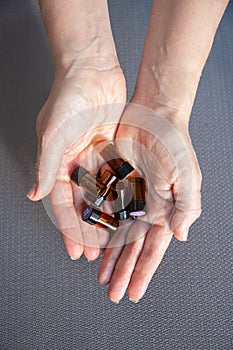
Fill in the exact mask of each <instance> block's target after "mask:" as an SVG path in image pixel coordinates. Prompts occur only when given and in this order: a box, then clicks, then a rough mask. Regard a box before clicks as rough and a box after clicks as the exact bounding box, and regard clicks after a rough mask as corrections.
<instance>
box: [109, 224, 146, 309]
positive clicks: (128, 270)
mask: <svg viewBox="0 0 233 350" xmlns="http://www.w3.org/2000/svg"><path fill="white" fill-rule="evenodd" d="M147 231H148V225H147V224H145V223H143V222H137V223H136V224H135V225H133V226H132V227H131V228H130V230H129V232H128V235H129V236H130V235H132V234H133V235H134V236H135V239H134V240H132V238H131V237H130V239H129V241H130V243H129V244H126V245H125V247H124V249H123V251H122V253H121V255H120V257H119V259H118V261H117V264H116V266H115V269H114V272H113V274H112V277H111V280H110V285H109V290H108V296H109V299H110V300H112V301H113V302H115V303H118V302H119V301H120V300H121V299H122V298H123V296H124V294H125V291H126V289H127V287H128V284H129V281H130V279H131V275H132V273H133V270H134V267H135V264H136V262H137V260H138V257H139V255H140V253H141V251H142V248H143V243H144V240H145V236H146V233H147Z"/></svg>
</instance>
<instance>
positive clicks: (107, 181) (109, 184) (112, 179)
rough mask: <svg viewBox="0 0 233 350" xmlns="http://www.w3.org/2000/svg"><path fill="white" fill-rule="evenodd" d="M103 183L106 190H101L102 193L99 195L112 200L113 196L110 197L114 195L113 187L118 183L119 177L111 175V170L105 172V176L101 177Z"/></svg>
mask: <svg viewBox="0 0 233 350" xmlns="http://www.w3.org/2000/svg"><path fill="white" fill-rule="evenodd" d="M100 181H101V183H102V184H103V185H104V186H105V188H104V189H101V192H100V193H99V194H100V195H101V196H102V197H103V198H104V199H109V197H111V198H110V200H112V196H110V195H111V194H112V193H111V192H112V188H113V185H114V184H115V183H116V182H117V177H116V176H115V175H113V174H112V173H111V171H109V170H105V172H104V173H103V175H102V176H101V177H100Z"/></svg>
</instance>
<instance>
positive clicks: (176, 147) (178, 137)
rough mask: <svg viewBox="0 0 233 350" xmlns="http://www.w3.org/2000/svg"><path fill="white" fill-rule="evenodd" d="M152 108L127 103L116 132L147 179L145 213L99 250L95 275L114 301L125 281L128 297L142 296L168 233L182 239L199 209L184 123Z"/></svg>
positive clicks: (195, 170)
mask: <svg viewBox="0 0 233 350" xmlns="http://www.w3.org/2000/svg"><path fill="white" fill-rule="evenodd" d="M157 111H159V114H158V113H156V111H152V110H149V109H146V108H144V107H142V106H139V105H134V104H130V105H128V107H127V108H126V110H125V112H124V114H123V116H122V118H121V123H120V126H119V128H118V131H117V134H116V145H117V147H118V149H119V151H120V152H121V153H122V154H123V155H124V156H125V157H126V158H127V159H128V160H129V161H131V162H133V163H134V164H136V166H137V168H138V169H139V171H140V172H141V173H142V174H143V176H144V178H145V179H146V180H147V196H146V203H147V215H146V216H144V217H141V219H139V218H138V219H137V220H136V221H134V222H132V223H131V225H129V226H127V225H126V226H125V229H124V231H122V232H121V231H118V232H116V234H115V235H114V237H113V238H112V240H111V241H110V242H109V244H108V247H107V249H106V250H105V252H104V256H103V259H102V262H101V265H100V269H99V281H100V283H102V284H109V289H108V294H109V298H110V299H111V300H112V301H115V302H119V300H120V299H121V298H122V297H123V295H124V293H125V291H126V289H127V287H128V295H129V298H130V299H131V300H133V301H135V302H137V301H138V300H139V299H140V298H142V296H143V295H144V293H145V291H146V289H147V287H148V284H149V282H150V280H151V278H152V276H153V274H154V273H155V271H156V269H157V267H158V266H159V264H160V262H161V260H162V258H163V256H164V254H165V252H166V249H167V247H168V245H169V243H170V241H171V239H172V236H173V235H175V237H176V238H177V239H178V240H181V241H185V240H186V239H187V235H188V230H189V227H190V226H191V224H192V223H193V222H194V221H195V220H196V219H197V217H198V216H199V215H200V213H201V196H200V187H201V172H200V169H199V166H198V162H197V158H196V155H195V152H194V150H193V147H192V144H191V140H190V137H189V134H188V128H187V124H186V123H184V122H182V121H181V120H180V119H179V118H178V117H177V118H176V112H175V111H174V110H171V109H169V108H165V107H164V106H162V109H160V110H159V107H158V108H157Z"/></svg>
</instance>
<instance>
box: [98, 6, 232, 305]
mask: <svg viewBox="0 0 233 350" xmlns="http://www.w3.org/2000/svg"><path fill="white" fill-rule="evenodd" d="M227 3H228V2H227V1H218V2H215V1H181V0H180V1H179V0H177V1H168V0H165V1H159V0H155V1H154V3H153V8H152V13H151V19H150V23H149V27H148V32H147V36H146V40H145V45H144V51H143V55H142V61H141V65H140V70H139V74H138V79H137V83H136V87H135V91H134V95H133V97H132V101H131V102H133V103H134V104H139V105H141V106H145V107H146V108H149V109H151V110H153V111H155V113H156V115H159V116H162V117H163V118H164V119H165V120H167V121H168V122H169V124H170V125H171V126H172V129H173V130H174V133H170V134H169V138H170V144H169V142H168V140H166V132H164V136H163V135H162V134H161V133H160V131H159V130H155V129H156V126H154V124H156V123H153V118H154V116H153V113H152V112H148V111H147V110H146V109H145V110H144V114H145V117H144V118H143V117H141V118H142V119H143V121H142V122H141V124H140V125H141V127H140V126H139V127H135V125H134V124H135V123H134V122H132V120H133V118H132V115H134V120H135V119H137V118H136V117H135V115H136V113H137V111H138V114H139V115H140V116H143V110H142V109H140V108H138V107H135V106H132V105H129V106H128V109H126V111H125V113H124V114H123V116H122V118H121V124H120V127H119V129H118V132H117V135H116V137H117V138H122V137H123V138H127V139H128V140H129V142H130V140H131V141H132V150H133V145H134V144H135V141H137V142H139V143H140V144H141V145H144V146H145V147H146V149H148V150H152V152H153V153H154V155H155V158H156V159H157V161H158V163H159V164H160V165H161V167H162V170H163V175H164V177H163V178H162V177H159V176H158V174H157V173H156V175H157V176H155V171H156V169H153V162H148V164H147V165H148V166H147V167H145V168H144V169H143V170H144V171H143V172H144V174H145V177H146V178H149V179H150V180H149V182H150V183H152V184H153V187H154V189H155V193H154V194H150V195H149V198H148V199H147V203H148V206H149V208H148V211H149V212H150V220H148V219H147V220H146V221H147V222H149V223H150V226H149V227H146V226H144V227H142V223H141V222H140V223H138V224H137V223H136V224H134V226H133V231H134V234H135V236H136V237H140V238H139V239H137V240H135V241H132V242H130V243H128V244H125V245H124V246H121V247H119V246H117V247H110V248H107V249H106V250H105V253H104V257H103V259H102V262H101V265H100V269H99V281H100V283H102V284H109V288H108V295H109V298H110V300H112V301H113V302H116V303H118V302H119V301H120V300H121V298H122V297H123V296H124V294H125V291H126V289H128V296H129V298H130V300H131V301H134V302H138V301H139V300H140V299H141V298H142V297H143V295H144V293H145V292H146V289H147V287H148V284H149V282H150V280H151V278H152V277H153V275H154V273H155V271H156V269H157V267H158V266H159V264H160V262H161V260H162V258H163V256H164V254H165V252H166V249H167V248H168V245H169V243H170V241H171V239H172V236H173V235H175V237H176V238H177V239H178V240H182V241H185V240H186V239H187V236H188V230H189V228H190V226H191V224H192V223H193V222H194V221H195V220H196V219H197V218H198V216H199V215H200V213H201V194H200V189H201V172H200V168H199V165H198V162H197V158H196V155H195V151H194V149H193V147H192V143H191V139H190V137H189V133H188V122H189V118H190V113H191V110H192V105H193V101H194V98H195V94H196V90H197V87H198V82H199V78H200V76H201V72H202V69H203V67H204V64H205V62H206V59H207V57H208V54H209V52H210V49H211V45H212V43H213V39H214V35H215V32H216V30H217V26H218V24H219V21H220V19H221V17H222V15H223V13H224V10H225V8H226V6H227ZM200 38H202V40H200ZM140 116H139V117H138V119H139V118H140ZM156 122H157V119H156ZM142 126H143V127H142ZM145 130H147V131H145ZM148 130H153V131H154V135H155V136H156V135H160V140H161V141H163V142H165V144H166V145H168V146H169V149H170V150H171V149H173V150H174V149H176V147H177V144H178V143H177V139H176V137H175V134H176V132H178V133H179V135H180V138H181V139H182V140H183V147H181V148H180V149H177V152H176V151H174V153H173V160H174V161H175V163H176V165H177V169H176V170H177V173H176V172H175V171H174V167H173V166H172V159H170V157H168V154H167V152H166V150H165V149H164V148H163V147H161V144H160V142H158V141H157V140H156V138H155V137H154V136H151V135H149V133H148ZM166 130H167V127H166V128H165V131H166ZM123 148H124V147H123ZM123 148H122V153H123ZM126 149H130V147H128V148H126V147H125V148H124V154H125V152H126ZM135 154H136V156H135ZM184 154H185V156H184ZM180 155H182V158H181V157H180ZM125 156H126V157H127V158H128V157H129V159H133V160H134V161H137V163H138V164H140V166H141V167H142V168H143V166H142V164H143V162H144V163H146V160H145V158H146V157H147V152H145V151H144V152H142V154H140V148H139V151H138V152H135V151H132V153H131V154H126V155H125ZM180 158H181V161H180ZM164 159H165V162H164V161H163V160H164ZM158 177H159V178H158ZM190 178H191V179H192V191H191V192H190V191H189V188H190V181H188V179H190ZM161 179H162V181H161ZM158 193H159V194H160V197H161V194H162V197H163V198H164V201H162V202H161V201H160V200H159V196H156V194H158ZM170 198H173V202H171V201H170ZM160 202H161V203H160ZM160 206H161V207H160ZM151 208H152V210H151ZM164 209H165V210H164ZM156 212H159V213H161V215H160V216H159V217H157V216H156V215H154V217H153V214H155V213H156ZM115 245H116V244H115Z"/></svg>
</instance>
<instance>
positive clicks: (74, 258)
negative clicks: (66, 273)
mask: <svg viewBox="0 0 233 350" xmlns="http://www.w3.org/2000/svg"><path fill="white" fill-rule="evenodd" d="M69 257H70V259H71V260H73V261H75V260H78V259H79V258H80V257H77V258H76V257H74V256H70V255H69Z"/></svg>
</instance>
